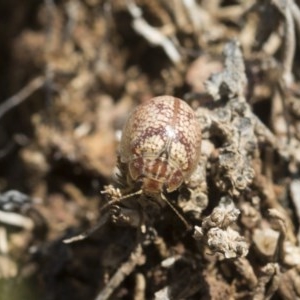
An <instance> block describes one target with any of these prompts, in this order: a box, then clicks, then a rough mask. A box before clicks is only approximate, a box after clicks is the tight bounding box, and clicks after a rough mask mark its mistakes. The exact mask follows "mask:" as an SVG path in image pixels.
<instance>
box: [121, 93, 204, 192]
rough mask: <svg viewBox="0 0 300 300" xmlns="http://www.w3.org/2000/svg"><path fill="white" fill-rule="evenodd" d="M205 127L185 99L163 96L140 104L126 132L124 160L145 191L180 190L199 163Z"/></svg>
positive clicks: (126, 127)
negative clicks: (202, 130) (202, 128)
mask: <svg viewBox="0 0 300 300" xmlns="http://www.w3.org/2000/svg"><path fill="white" fill-rule="evenodd" d="M200 143H201V128H200V125H199V123H198V121H197V119H196V118H195V114H194V111H193V110H192V109H191V107H190V106H189V105H188V104H186V103H185V102H184V101H183V100H181V99H179V98H175V97H172V96H159V97H155V98H152V99H151V100H149V101H147V102H145V103H143V104H141V105H140V106H138V107H137V108H136V109H135V110H134V111H133V113H132V114H131V115H130V116H129V118H128V120H127V122H126V124H125V126H124V129H123V133H122V139H121V144H120V160H121V162H122V163H125V164H126V165H127V167H128V170H129V175H130V176H131V179H132V180H133V181H134V182H142V190H143V192H144V193H146V194H149V195H153V194H158V193H161V192H163V191H165V190H166V191H167V192H172V191H174V190H176V189H177V188H178V187H179V186H180V185H181V184H182V183H183V181H184V180H186V179H188V178H189V177H190V175H191V173H192V172H193V171H194V170H195V168H196V167H197V164H198V161H199V156H200Z"/></svg>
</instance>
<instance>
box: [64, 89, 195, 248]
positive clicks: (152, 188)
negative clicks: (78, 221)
mask: <svg viewBox="0 0 300 300" xmlns="http://www.w3.org/2000/svg"><path fill="white" fill-rule="evenodd" d="M200 144H201V128H200V124H199V122H198V121H197V119H196V116H195V114H194V111H193V110H192V108H191V107H190V106H189V105H188V104H187V103H186V102H184V101H183V100H181V99H179V98H175V97H173V96H168V95H165V96H158V97H154V98H152V99H150V100H148V101H146V102H145V103H143V104H141V105H139V106H137V107H136V108H135V110H134V111H133V112H132V113H131V114H130V116H129V117H128V119H127V121H126V123H125V125H124V128H123V131H122V138H121V142H120V150H119V169H120V170H121V174H120V175H119V177H120V178H121V180H122V179H123V178H126V181H127V182H126V184H127V185H128V186H129V188H130V189H131V192H130V193H129V194H125V195H123V194H122V193H121V192H120V191H119V189H115V188H113V187H112V186H107V189H106V191H103V192H102V193H103V194H109V195H111V196H112V198H113V200H111V201H109V202H108V203H107V204H106V205H104V206H103V207H102V209H101V210H104V209H105V208H106V207H109V206H111V205H112V204H118V203H120V202H121V201H122V200H124V199H128V198H131V197H133V196H135V195H141V194H144V195H145V196H146V198H147V199H148V200H149V198H150V199H154V200H160V199H161V200H163V202H166V203H167V204H168V205H169V206H170V207H171V208H172V210H173V211H174V212H175V213H176V215H177V216H178V217H179V218H180V219H181V220H182V222H183V223H184V224H185V226H186V227H187V228H188V229H190V228H191V226H190V225H189V224H188V222H187V221H186V220H185V218H184V217H183V216H182V215H181V213H179V212H178V210H177V209H176V208H175V207H174V206H173V204H172V203H171V202H170V201H169V200H168V199H167V198H166V197H165V196H164V194H165V193H170V192H173V191H175V190H176V189H178V188H179V187H180V186H181V185H182V183H183V182H184V181H187V180H188V179H189V178H190V176H191V175H192V173H193V172H194V170H195V169H196V168H197V165H198V162H199V159H200ZM136 187H138V190H137V191H136V189H135V188H136ZM132 188H133V190H135V192H132ZM148 200H146V201H145V202H146V203H147V202H149V201H148ZM152 204H153V203H152ZM150 206H151V205H150ZM124 211H125V210H124V209H123V212H124ZM122 218H123V221H124V222H128V223H131V224H132V222H130V221H128V219H129V217H128V216H126V214H122V212H120V211H118V216H117V217H116V219H117V221H120V220H121V219H122ZM106 221H107V217H106V218H102V220H101V221H100V222H99V223H98V224H97V225H96V226H95V227H94V228H92V229H90V230H88V231H87V232H85V233H83V234H80V235H78V236H76V237H73V238H70V239H66V240H64V242H65V243H71V242H74V241H78V240H82V239H84V238H86V237H87V236H88V235H90V234H91V233H92V232H94V231H95V230H97V229H98V228H99V227H101V226H102V225H103V224H104V223H105V222H106ZM137 223H138V222H137Z"/></svg>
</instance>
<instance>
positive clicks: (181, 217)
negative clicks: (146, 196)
mask: <svg viewBox="0 0 300 300" xmlns="http://www.w3.org/2000/svg"><path fill="white" fill-rule="evenodd" d="M161 198H162V200H164V201H165V202H166V203H167V204H168V205H169V206H170V207H171V209H172V210H173V211H174V213H175V214H176V215H177V217H178V218H179V219H180V220H181V221H182V223H183V224H184V225H185V227H186V229H187V230H191V229H192V226H191V225H190V224H189V222H188V221H187V220H186V218H185V217H184V216H183V215H182V214H181V213H180V212H179V211H178V210H177V208H176V207H175V206H174V205H173V204H172V203H171V202H170V201H169V200H168V199H167V198H166V197H165V195H164V194H161Z"/></svg>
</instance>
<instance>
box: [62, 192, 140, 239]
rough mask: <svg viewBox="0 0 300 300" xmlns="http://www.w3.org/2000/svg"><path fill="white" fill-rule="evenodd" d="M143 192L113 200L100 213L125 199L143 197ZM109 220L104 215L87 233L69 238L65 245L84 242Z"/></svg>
mask: <svg viewBox="0 0 300 300" xmlns="http://www.w3.org/2000/svg"><path fill="white" fill-rule="evenodd" d="M142 192H143V191H142V190H138V191H137V192H134V193H131V194H128V195H125V196H123V197H119V198H116V199H113V200H110V201H108V202H107V203H106V204H105V205H103V206H102V207H101V209H100V212H102V211H103V210H104V209H106V208H107V207H109V206H111V205H113V204H116V203H119V202H121V201H123V200H124V199H128V198H130V197H133V196H136V195H141V194H142ZM101 193H102V194H105V193H106V192H105V191H104V192H101ZM107 220H108V215H107V214H106V215H103V216H102V217H101V218H100V220H99V221H98V222H97V223H96V224H95V225H94V226H93V227H92V228H90V229H88V230H86V231H85V232H83V233H80V234H78V235H75V236H73V237H71V238H68V239H64V240H63V242H64V243H65V244H71V243H74V242H77V241H81V240H84V239H86V238H87V237H88V236H90V235H91V234H92V233H94V232H95V231H97V230H98V229H100V228H101V227H102V226H103V225H104V224H105V223H106V222H107Z"/></svg>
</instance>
